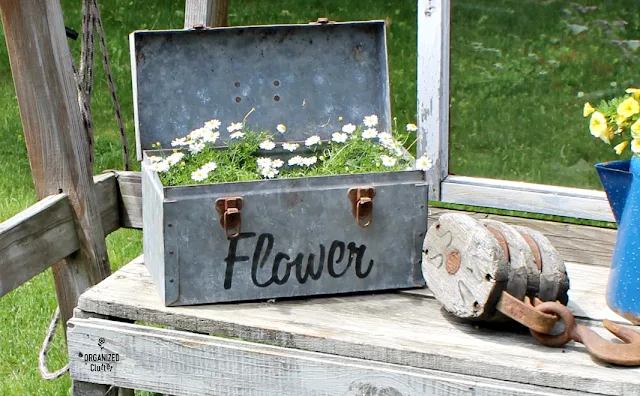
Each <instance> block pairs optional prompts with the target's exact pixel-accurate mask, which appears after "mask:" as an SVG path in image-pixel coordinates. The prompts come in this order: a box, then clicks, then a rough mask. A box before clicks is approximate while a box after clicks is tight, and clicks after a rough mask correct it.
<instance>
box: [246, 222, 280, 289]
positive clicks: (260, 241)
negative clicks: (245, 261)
mask: <svg viewBox="0 0 640 396" xmlns="http://www.w3.org/2000/svg"><path fill="white" fill-rule="evenodd" d="M265 239H267V251H266V252H265V253H264V255H263V256H262V260H261V261H260V263H259V264H258V260H259V259H260V254H261V253H262V247H263V245H264V240H265ZM273 240H274V238H273V235H272V234H260V236H259V237H258V242H257V243H256V250H255V251H254V253H253V263H252V265H251V281H252V282H253V284H254V285H256V286H258V287H267V286H269V285H270V284H272V283H273V282H274V279H273V275H272V276H271V277H270V278H269V279H268V280H267V281H265V282H262V283H261V282H260V281H259V280H258V266H259V268H263V267H264V265H265V264H266V263H267V260H268V259H269V256H270V255H271V250H272V249H273Z"/></svg>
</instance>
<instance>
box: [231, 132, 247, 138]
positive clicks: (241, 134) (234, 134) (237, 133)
mask: <svg viewBox="0 0 640 396" xmlns="http://www.w3.org/2000/svg"><path fill="white" fill-rule="evenodd" d="M243 136H244V132H240V131H237V132H234V133H232V134H231V135H229V137H230V138H231V139H240V138H241V137H243Z"/></svg>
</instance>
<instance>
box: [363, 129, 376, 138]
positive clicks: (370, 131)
mask: <svg viewBox="0 0 640 396" xmlns="http://www.w3.org/2000/svg"><path fill="white" fill-rule="evenodd" d="M376 136H378V131H376V129H375V128H369V129H365V131H364V132H362V137H363V138H364V139H373V138H374V137H376Z"/></svg>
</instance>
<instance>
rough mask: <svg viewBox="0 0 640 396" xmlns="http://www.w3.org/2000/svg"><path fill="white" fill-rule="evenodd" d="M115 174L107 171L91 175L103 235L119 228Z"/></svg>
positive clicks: (118, 206)
mask: <svg viewBox="0 0 640 396" xmlns="http://www.w3.org/2000/svg"><path fill="white" fill-rule="evenodd" d="M116 175H117V174H116V173H115V172H108V173H102V174H100V175H95V176H94V177H93V182H94V185H95V192H96V199H97V200H98V207H99V208H100V218H101V219H102V228H103V229H104V234H105V235H108V234H110V233H112V232H113V231H115V230H117V229H118V228H120V205H119V198H118V195H119V194H118V184H117V181H116Z"/></svg>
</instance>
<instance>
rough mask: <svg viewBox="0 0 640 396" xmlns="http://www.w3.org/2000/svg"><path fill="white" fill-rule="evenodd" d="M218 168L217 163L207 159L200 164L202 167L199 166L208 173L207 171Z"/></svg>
mask: <svg viewBox="0 0 640 396" xmlns="http://www.w3.org/2000/svg"><path fill="white" fill-rule="evenodd" d="M217 168H218V164H216V163H215V162H213V161H209V162H207V163H206V164H204V165H202V168H200V169H201V170H202V171H203V172H206V173H209V172H213V171H214V170H216V169H217Z"/></svg>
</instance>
